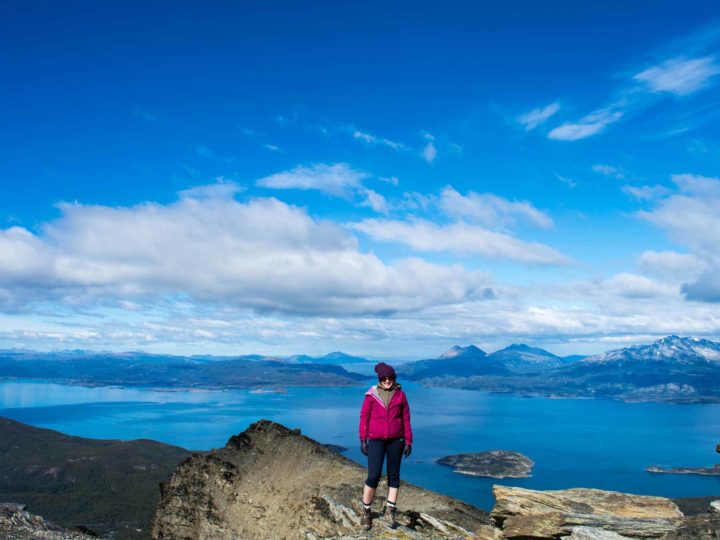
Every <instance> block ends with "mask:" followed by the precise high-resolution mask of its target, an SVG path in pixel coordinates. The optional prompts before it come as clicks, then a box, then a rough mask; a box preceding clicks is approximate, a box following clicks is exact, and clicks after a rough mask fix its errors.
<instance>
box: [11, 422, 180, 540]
mask: <svg viewBox="0 0 720 540" xmlns="http://www.w3.org/2000/svg"><path fill="white" fill-rule="evenodd" d="M190 455H191V452H189V451H187V450H184V449H183V448H179V447H176V446H170V445H167V444H162V443H158V442H155V441H150V440H135V441H112V440H108V441H106V440H95V439H84V438H81V437H72V436H70V435H64V434H62V433H58V432H56V431H52V430H48V429H39V428H35V427H32V426H28V425H25V424H21V423H19V422H15V421H14V420H9V419H7V418H0V502H17V503H23V504H26V505H27V507H28V508H27V509H28V511H30V512H33V513H35V514H39V515H41V516H43V517H45V518H46V519H49V520H50V521H52V522H55V523H57V524H58V525H62V526H64V527H68V528H72V527H76V526H79V525H83V526H86V527H88V528H90V529H92V530H94V531H96V532H98V533H103V534H109V533H112V534H113V537H116V538H123V539H136V538H138V539H139V538H149V537H150V532H149V524H150V519H151V518H152V513H153V510H154V508H155V504H156V502H157V499H158V496H159V493H160V491H159V488H158V484H159V483H160V482H163V481H165V480H167V479H168V478H169V477H170V475H171V474H172V472H173V471H174V470H175V467H176V466H177V465H178V463H180V462H181V461H182V460H183V459H185V458H187V457H189V456H190Z"/></svg>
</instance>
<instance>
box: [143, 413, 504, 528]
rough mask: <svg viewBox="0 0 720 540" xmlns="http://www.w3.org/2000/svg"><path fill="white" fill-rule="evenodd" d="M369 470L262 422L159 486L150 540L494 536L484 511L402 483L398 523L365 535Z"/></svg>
mask: <svg viewBox="0 0 720 540" xmlns="http://www.w3.org/2000/svg"><path fill="white" fill-rule="evenodd" d="M365 475H366V471H365V469H364V468H363V467H361V466H360V465H358V464H356V463H354V462H352V461H350V460H348V459H347V458H345V457H343V456H341V455H338V454H337V453H335V452H332V451H330V450H328V449H327V448H325V447H324V446H322V445H321V444H319V443H317V442H315V441H314V440H312V439H310V438H308V437H305V436H303V435H301V434H300V431H299V430H290V429H288V428H286V427H284V426H282V425H280V424H277V423H274V422H270V421H268V420H261V421H260V422H257V423H255V424H253V425H251V426H250V427H249V428H248V429H247V430H246V431H244V432H243V433H241V434H239V435H236V436H233V437H231V438H230V440H229V441H228V442H227V444H226V445H225V447H224V448H220V449H217V450H213V451H212V452H211V453H209V454H207V455H202V456H201V455H196V456H193V457H191V458H189V459H188V460H186V461H184V462H183V463H181V464H180V466H179V467H178V468H177V470H176V471H175V473H174V474H173V476H172V478H171V479H170V481H169V482H167V483H166V484H163V485H162V486H161V496H160V500H159V502H158V505H157V507H156V511H155V515H154V518H153V523H152V535H153V538H157V539H159V540H170V539H172V540H181V539H194V540H195V539H210V538H212V539H215V538H223V539H243V540H245V539H252V538H273V539H275V540H277V539H282V538H288V539H290V538H291V539H297V538H307V539H314V540H319V539H324V538H348V539H349V538H407V539H412V538H417V539H420V538H467V537H473V536H474V537H475V538H479V539H481V540H483V539H485V540H490V539H494V538H496V537H497V533H498V531H496V530H494V529H493V527H492V526H491V524H490V519H489V516H488V514H487V512H485V511H483V510H480V509H478V508H475V507H473V506H471V505H469V504H466V503H463V502H461V501H459V500H457V499H453V498H451V497H446V496H443V495H439V494H437V493H434V492H432V491H428V490H425V489H422V488H419V487H416V486H413V485H411V484H407V483H404V484H403V485H402V487H401V491H400V499H399V506H398V510H399V511H398V526H397V527H396V528H394V529H391V528H390V527H388V526H387V525H386V524H385V523H383V522H382V521H381V520H380V519H378V514H379V511H380V510H381V508H382V505H383V503H384V499H383V497H384V493H385V492H386V491H385V485H384V482H383V483H381V485H380V487H379V489H378V496H377V497H376V499H375V504H374V507H373V510H374V511H375V514H376V520H375V522H374V524H373V528H372V530H371V531H370V532H369V533H367V532H365V531H361V529H360V513H359V511H360V497H361V489H362V485H363V481H364V479H365Z"/></svg>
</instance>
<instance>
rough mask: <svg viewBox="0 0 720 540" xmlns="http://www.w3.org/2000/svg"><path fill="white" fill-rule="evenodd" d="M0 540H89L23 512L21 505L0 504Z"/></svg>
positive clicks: (76, 532)
mask: <svg viewBox="0 0 720 540" xmlns="http://www.w3.org/2000/svg"><path fill="white" fill-rule="evenodd" d="M0 538H3V539H4V540H28V539H31V538H32V539H37V540H90V539H96V538H97V537H96V536H90V535H87V534H84V533H82V532H80V531H70V530H68V529H63V528H61V527H57V526H55V525H53V524H51V523H48V522H47V521H45V520H44V519H43V518H41V517H40V516H36V515H33V514H31V513H30V512H26V511H25V506H24V505H22V504H13V503H0Z"/></svg>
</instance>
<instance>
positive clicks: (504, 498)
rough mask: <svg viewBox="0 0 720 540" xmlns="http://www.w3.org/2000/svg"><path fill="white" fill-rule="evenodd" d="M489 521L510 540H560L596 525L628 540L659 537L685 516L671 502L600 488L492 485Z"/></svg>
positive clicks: (675, 526) (664, 499) (673, 528)
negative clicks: (528, 539)
mask: <svg viewBox="0 0 720 540" xmlns="http://www.w3.org/2000/svg"><path fill="white" fill-rule="evenodd" d="M493 493H494V494H495V501H496V503H495V507H494V508H493V511H492V513H491V514H490V515H491V518H492V520H493V522H494V523H495V524H496V525H497V526H498V527H501V528H502V529H503V534H504V535H505V537H506V538H509V539H510V538H561V537H562V536H568V535H571V534H572V532H573V527H595V528H599V529H604V530H607V531H611V532H615V533H617V534H620V535H625V536H627V537H628V538H661V537H662V536H664V535H665V534H667V533H668V532H670V531H673V530H675V529H676V528H677V527H678V525H679V523H680V520H681V519H682V518H683V514H682V512H681V511H680V509H679V508H678V507H677V505H676V504H675V503H674V502H672V501H671V500H670V499H666V498H663V497H648V496H644V495H630V494H627V493H619V492H615V491H603V490H599V489H583V488H578V489H568V490H560V491H534V490H530V489H523V488H514V487H506V486H493Z"/></svg>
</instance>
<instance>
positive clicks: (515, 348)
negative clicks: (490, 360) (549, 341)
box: [498, 343, 555, 357]
mask: <svg viewBox="0 0 720 540" xmlns="http://www.w3.org/2000/svg"><path fill="white" fill-rule="evenodd" d="M498 352H518V353H528V354H534V355H538V356H552V357H555V355H554V354H553V353H551V352H549V351H546V350H545V349H541V348H540V347H531V346H530V345H526V344H525V343H513V344H512V345H509V346H507V347H505V348H504V349H502V350H500V351H498Z"/></svg>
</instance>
